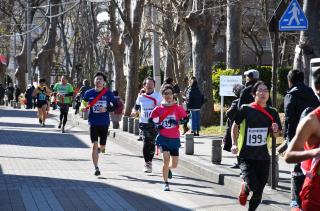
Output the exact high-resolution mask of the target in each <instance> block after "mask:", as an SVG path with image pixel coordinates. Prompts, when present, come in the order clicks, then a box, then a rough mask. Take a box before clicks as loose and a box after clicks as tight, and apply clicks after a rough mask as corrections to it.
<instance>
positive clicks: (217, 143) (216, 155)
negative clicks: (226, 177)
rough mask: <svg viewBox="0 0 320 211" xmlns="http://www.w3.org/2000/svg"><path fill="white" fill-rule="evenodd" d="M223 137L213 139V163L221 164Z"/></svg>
mask: <svg viewBox="0 0 320 211" xmlns="http://www.w3.org/2000/svg"><path fill="white" fill-rule="evenodd" d="M221 145H222V138H220V137H216V138H214V139H212V150H211V162H212V163H213V164H218V165H220V164H221V159H222V148H221Z"/></svg>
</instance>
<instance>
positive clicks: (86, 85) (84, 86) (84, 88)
mask: <svg viewBox="0 0 320 211" xmlns="http://www.w3.org/2000/svg"><path fill="white" fill-rule="evenodd" d="M89 89H91V87H90V84H89V81H88V80H87V79H84V80H83V81H82V86H81V88H80V90H79V93H77V95H76V97H75V101H76V105H75V114H77V113H79V108H80V105H81V101H82V99H83V96H84V93H86V91H88V90H89Z"/></svg>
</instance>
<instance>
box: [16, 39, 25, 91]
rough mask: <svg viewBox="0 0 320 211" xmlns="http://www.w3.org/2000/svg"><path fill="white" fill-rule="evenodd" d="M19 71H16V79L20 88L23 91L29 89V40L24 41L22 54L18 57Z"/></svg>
mask: <svg viewBox="0 0 320 211" xmlns="http://www.w3.org/2000/svg"><path fill="white" fill-rule="evenodd" d="M16 60H17V69H16V70H15V71H16V72H15V77H16V78H17V80H18V83H19V86H20V87H21V88H23V89H25V88H26V87H27V84H26V73H27V39H24V40H23V46H22V50H21V52H20V53H19V54H18V55H17V56H16Z"/></svg>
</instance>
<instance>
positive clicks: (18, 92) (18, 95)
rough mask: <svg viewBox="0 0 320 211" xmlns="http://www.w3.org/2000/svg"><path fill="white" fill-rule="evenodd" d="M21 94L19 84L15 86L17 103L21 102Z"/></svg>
mask: <svg viewBox="0 0 320 211" xmlns="http://www.w3.org/2000/svg"><path fill="white" fill-rule="evenodd" d="M20 94H21V90H20V88H19V86H18V85H17V84H15V85H14V100H15V101H16V102H19V97H20Z"/></svg>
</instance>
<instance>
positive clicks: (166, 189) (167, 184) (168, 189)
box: [163, 182, 170, 191]
mask: <svg viewBox="0 0 320 211" xmlns="http://www.w3.org/2000/svg"><path fill="white" fill-rule="evenodd" d="M163 190H164V191H170V188H169V183H168V182H166V183H164V188H163Z"/></svg>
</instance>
